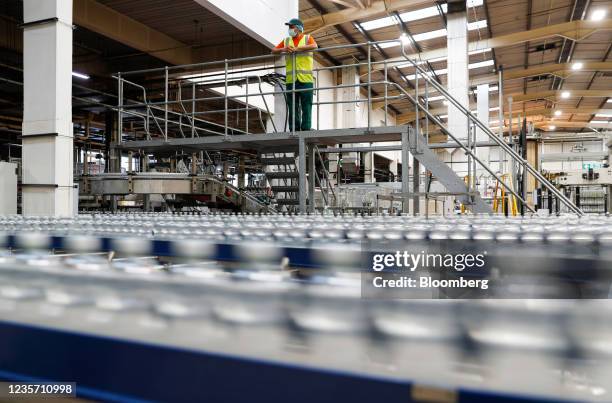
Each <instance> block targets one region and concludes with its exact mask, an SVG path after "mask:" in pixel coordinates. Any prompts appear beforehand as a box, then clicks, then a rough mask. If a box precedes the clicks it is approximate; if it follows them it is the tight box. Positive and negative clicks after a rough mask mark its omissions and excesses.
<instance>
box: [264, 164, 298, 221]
mask: <svg viewBox="0 0 612 403" xmlns="http://www.w3.org/2000/svg"><path fill="white" fill-rule="evenodd" d="M295 158H296V157H295V154H294V153H267V154H261V155H260V156H259V161H260V162H261V164H262V165H263V166H264V174H265V175H266V179H267V180H268V183H269V184H270V188H271V190H272V193H273V195H274V197H273V199H274V203H275V204H276V206H277V208H279V209H280V208H281V207H283V206H286V209H287V210H290V211H291V210H294V209H295V206H297V205H299V200H298V193H299V186H298V179H299V173H298V169H297V165H296V163H295Z"/></svg>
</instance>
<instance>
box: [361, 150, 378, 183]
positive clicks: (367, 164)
mask: <svg viewBox="0 0 612 403" xmlns="http://www.w3.org/2000/svg"><path fill="white" fill-rule="evenodd" d="M363 164H364V165H363V181H364V182H365V183H374V182H376V178H375V177H374V153H373V152H369V153H363Z"/></svg>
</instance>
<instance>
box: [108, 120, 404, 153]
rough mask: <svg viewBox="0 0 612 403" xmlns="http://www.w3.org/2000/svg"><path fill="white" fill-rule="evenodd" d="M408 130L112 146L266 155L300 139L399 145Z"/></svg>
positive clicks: (321, 132)
mask: <svg viewBox="0 0 612 403" xmlns="http://www.w3.org/2000/svg"><path fill="white" fill-rule="evenodd" d="M407 130H408V126H384V127H371V128H369V129H368V128H367V127H364V128H358V129H330V130H311V131H303V132H295V133H292V132H282V133H265V134H243V135H227V136H208V137H187V138H168V140H167V141H166V140H147V141H129V142H122V143H119V144H114V145H113V146H114V147H116V148H118V149H122V150H126V151H128V150H144V151H147V152H159V151H160V150H163V151H166V150H183V151H185V152H195V151H201V150H260V151H269V150H271V149H274V150H278V151H280V150H287V151H295V150H297V149H298V143H299V139H300V138H303V139H304V140H305V141H306V143H308V144H318V145H329V146H335V145H337V144H349V143H374V142H384V141H400V140H401V134H402V133H403V132H406V131H407Z"/></svg>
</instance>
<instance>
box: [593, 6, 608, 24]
mask: <svg viewBox="0 0 612 403" xmlns="http://www.w3.org/2000/svg"><path fill="white" fill-rule="evenodd" d="M605 17H606V10H604V9H603V8H598V9H597V10H595V11H593V13H591V20H593V21H601V20H603V19H604V18H605Z"/></svg>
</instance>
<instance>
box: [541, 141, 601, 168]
mask: <svg viewBox="0 0 612 403" xmlns="http://www.w3.org/2000/svg"><path fill="white" fill-rule="evenodd" d="M580 145H582V146H584V148H585V149H586V151H587V152H591V151H604V150H605V148H604V146H603V143H602V141H601V140H597V141H564V142H558V143H544V144H543V145H542V155H546V154H547V153H569V152H572V149H573V147H575V146H580ZM592 162H597V163H601V161H592V160H584V161H550V162H543V163H542V168H543V169H545V170H547V171H553V172H556V171H569V170H577V169H582V164H583V163H584V164H586V163H592Z"/></svg>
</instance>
